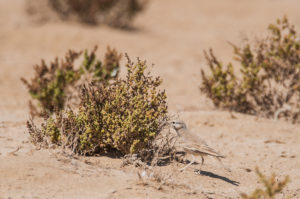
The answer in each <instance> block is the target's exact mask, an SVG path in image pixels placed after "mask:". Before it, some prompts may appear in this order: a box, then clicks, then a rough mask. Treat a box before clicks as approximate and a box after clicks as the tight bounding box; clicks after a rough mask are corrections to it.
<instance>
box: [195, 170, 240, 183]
mask: <svg viewBox="0 0 300 199" xmlns="http://www.w3.org/2000/svg"><path fill="white" fill-rule="evenodd" d="M200 175H203V176H208V177H211V178H217V179H220V180H223V181H225V182H228V183H230V184H232V185H234V186H239V185H240V183H239V182H237V181H234V180H230V179H229V178H226V177H224V176H219V175H217V174H214V173H212V172H209V171H203V170H202V171H200Z"/></svg>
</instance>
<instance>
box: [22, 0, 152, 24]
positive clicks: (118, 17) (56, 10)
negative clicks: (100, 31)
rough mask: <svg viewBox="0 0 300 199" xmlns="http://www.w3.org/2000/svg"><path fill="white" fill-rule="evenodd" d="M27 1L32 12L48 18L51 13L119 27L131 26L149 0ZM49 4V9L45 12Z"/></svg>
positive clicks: (69, 18) (85, 21) (63, 18)
mask: <svg viewBox="0 0 300 199" xmlns="http://www.w3.org/2000/svg"><path fill="white" fill-rule="evenodd" d="M42 1H43V2H31V1H30V0H28V2H27V11H28V12H29V13H30V14H35V15H36V14H39V15H40V18H41V20H47V19H48V18H49V17H50V16H51V14H52V15H53V14H54V16H52V17H55V15H57V17H58V18H60V19H62V20H75V21H79V22H82V23H87V24H107V25H110V26H113V27H118V28H128V27H130V25H131V23H132V21H133V18H134V17H135V16H136V14H138V13H139V12H141V11H142V10H143V9H144V8H145V7H146V3H147V1H148V0H42ZM42 6H44V7H47V6H48V9H49V8H50V9H49V11H48V12H45V11H46V10H47V8H43V7H42ZM41 7H42V8H41Z"/></svg>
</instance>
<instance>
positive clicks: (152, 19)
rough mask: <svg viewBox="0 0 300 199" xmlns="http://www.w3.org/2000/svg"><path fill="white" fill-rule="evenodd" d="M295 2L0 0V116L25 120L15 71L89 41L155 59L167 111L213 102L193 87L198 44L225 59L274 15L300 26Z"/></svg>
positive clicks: (23, 94) (26, 73)
mask: <svg viewBox="0 0 300 199" xmlns="http://www.w3.org/2000/svg"><path fill="white" fill-rule="evenodd" d="M299 6H300V2H299V1H298V0H251V1H247V0H223V1H220V0H213V1H204V0H189V1H184V0H163V1H162V0H148V1H146V0H126V1H125V0H124V1H121V0H120V1H118V0H90V1H83V0H76V1H72V0H61V1H59V0H35V1H30V0H28V1H25V0H10V1H6V0H0V24H1V28H0V44H1V45H0V69H1V73H0V93H2V94H1V103H0V110H1V116H0V117H3V118H6V119H7V118H14V119H17V118H18V119H19V120H23V119H25V117H26V113H27V101H28V99H29V96H28V94H27V91H26V89H25V87H24V86H23V85H22V84H21V82H20V77H21V76H23V77H25V78H27V79H28V78H30V77H32V76H33V66H34V65H35V64H37V63H40V60H41V59H45V60H46V61H48V62H49V61H51V60H53V59H54V57H56V56H58V57H63V56H64V54H65V52H66V51H67V50H68V49H74V50H83V49H90V50H91V49H92V48H93V47H94V45H98V47H99V50H98V54H99V55H101V56H103V54H104V50H105V49H106V47H107V46H108V45H109V46H111V47H113V48H116V49H117V50H118V51H119V52H122V53H128V54H129V56H130V57H131V59H132V60H134V59H135V58H136V57H140V58H141V59H146V60H147V62H148V64H150V65H151V64H154V67H153V73H154V74H155V75H159V76H161V77H162V78H163V80H164V82H163V88H164V89H166V91H167V95H168V101H169V106H170V108H171V109H170V110H172V111H196V110H210V109H214V107H213V105H212V104H211V102H210V101H208V100H206V98H205V97H204V96H203V95H201V94H200V92H199V84H200V69H201V68H204V69H205V68H206V67H207V65H206V63H205V59H204V56H203V50H207V49H209V48H213V49H214V51H215V53H216V55H217V56H218V57H219V58H220V59H221V60H224V61H229V60H231V59H232V48H231V46H230V45H228V42H232V43H235V44H239V43H241V41H242V40H243V39H245V38H247V37H252V38H253V37H256V36H260V35H264V34H266V32H267V26H268V24H270V23H273V22H275V21H276V19H277V18H282V17H283V16H284V15H286V16H287V17H288V18H289V20H290V22H291V23H292V24H295V25H296V29H297V27H300V15H299V9H298V8H299ZM122 60H123V63H124V62H125V59H122ZM123 65H124V64H123ZM122 71H123V72H124V70H122V68H121V74H124V73H123V72H122ZM12 110H14V111H13V112H12ZM0 119H1V118H0Z"/></svg>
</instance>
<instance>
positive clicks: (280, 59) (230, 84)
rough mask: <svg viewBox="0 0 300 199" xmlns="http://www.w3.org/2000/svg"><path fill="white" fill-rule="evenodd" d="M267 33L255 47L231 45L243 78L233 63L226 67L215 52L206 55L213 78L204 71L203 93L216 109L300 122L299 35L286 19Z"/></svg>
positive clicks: (252, 45)
mask: <svg viewBox="0 0 300 199" xmlns="http://www.w3.org/2000/svg"><path fill="white" fill-rule="evenodd" d="M268 30H269V33H270V34H269V35H268V36H267V37H266V38H264V39H261V40H257V41H256V42H254V43H253V44H251V43H249V42H247V43H246V44H244V45H242V46H241V47H237V46H235V45H232V46H233V49H234V55H235V60H236V61H237V62H238V63H239V64H240V65H239V67H238V69H239V70H240V74H238V73H237V72H235V71H234V67H233V64H232V63H229V64H227V66H226V67H224V65H223V64H222V63H221V62H220V61H219V60H218V59H217V58H216V57H215V55H214V53H213V51H212V50H210V51H209V53H207V52H205V57H206V60H207V62H208V65H209V67H210V70H211V72H212V75H207V74H206V73H205V72H204V71H203V70H202V71H201V73H202V80H203V81H202V86H201V91H202V92H204V93H205V94H206V95H207V96H208V97H209V98H210V99H211V100H212V101H213V103H214V105H215V106H217V107H221V108H225V109H229V110H234V111H238V112H242V113H247V114H252V115H260V116H264V117H275V118H277V117H278V116H282V117H284V118H286V119H289V120H292V121H293V122H300V117H299V116H300V37H299V34H297V32H296V30H295V28H294V26H293V25H290V23H289V22H288V20H287V18H286V17H284V18H283V19H282V20H277V23H276V24H271V25H269V28H268ZM240 76H241V78H239V77H240Z"/></svg>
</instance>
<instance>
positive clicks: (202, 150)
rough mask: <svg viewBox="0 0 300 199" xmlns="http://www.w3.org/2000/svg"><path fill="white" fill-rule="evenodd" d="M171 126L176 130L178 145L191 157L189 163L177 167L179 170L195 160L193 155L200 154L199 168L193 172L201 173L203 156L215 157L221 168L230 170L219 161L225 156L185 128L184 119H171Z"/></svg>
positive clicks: (182, 169)
mask: <svg viewBox="0 0 300 199" xmlns="http://www.w3.org/2000/svg"><path fill="white" fill-rule="evenodd" d="M171 126H172V127H173V129H174V130H175V131H176V133H177V136H178V137H179V139H178V141H179V144H178V146H179V147H180V148H182V149H183V151H184V152H186V153H187V154H191V155H192V158H193V159H192V161H190V163H189V164H187V165H186V166H185V167H183V168H181V169H179V170H180V171H184V170H185V169H186V168H188V167H189V166H190V165H192V164H193V163H194V162H195V156H200V157H201V160H202V162H201V166H200V170H198V171H197V170H195V172H197V173H201V169H202V166H203V164H204V157H205V156H212V157H214V158H216V159H217V160H218V161H219V162H220V164H222V166H223V168H225V169H226V170H227V171H230V169H228V168H226V167H225V166H224V165H223V163H222V161H221V158H225V156H223V155H221V154H220V153H218V152H217V151H216V150H214V149H213V148H211V147H210V146H208V145H207V143H206V142H205V141H204V140H202V139H200V138H198V137H197V136H195V135H193V134H192V133H191V132H190V131H189V129H188V128H187V126H186V124H185V122H184V121H182V120H174V121H171Z"/></svg>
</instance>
